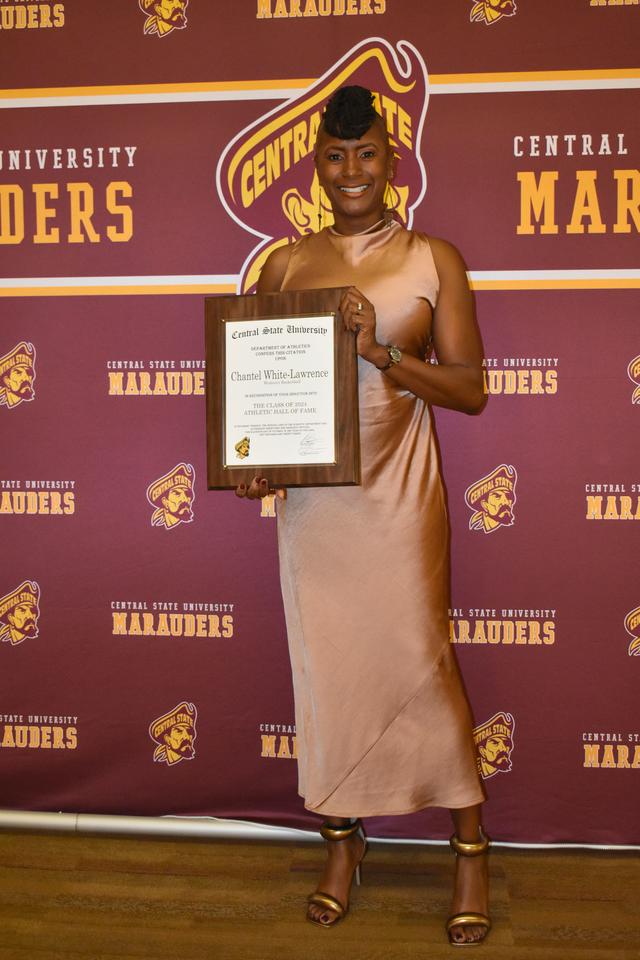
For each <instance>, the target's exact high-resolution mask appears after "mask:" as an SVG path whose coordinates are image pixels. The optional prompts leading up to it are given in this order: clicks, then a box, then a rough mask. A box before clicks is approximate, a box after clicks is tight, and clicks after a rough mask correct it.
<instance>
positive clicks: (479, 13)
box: [469, 0, 518, 27]
mask: <svg viewBox="0 0 640 960" xmlns="http://www.w3.org/2000/svg"><path fill="white" fill-rule="evenodd" d="M472 3H473V7H472V8H471V12H470V14H469V20H470V21H471V23H484V25H485V26H486V27H490V26H492V25H493V24H494V23H497V22H498V20H502V18H503V17H514V16H515V15H516V13H517V12H518V7H517V5H516V2H515V0H472Z"/></svg>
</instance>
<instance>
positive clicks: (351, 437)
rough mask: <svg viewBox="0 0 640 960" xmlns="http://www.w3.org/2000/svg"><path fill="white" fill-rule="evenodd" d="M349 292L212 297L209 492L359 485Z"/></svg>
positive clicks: (208, 321) (208, 304) (208, 322)
mask: <svg viewBox="0 0 640 960" xmlns="http://www.w3.org/2000/svg"><path fill="white" fill-rule="evenodd" d="M344 289H345V288H341V287H336V288H330V289H324V290H290V291H285V292H282V293H266V294H255V295H247V296H223V297H207V298H206V299H205V342H206V361H207V364H206V365H207V371H206V395H207V482H208V487H209V489H210V490H221V489H227V488H229V487H232V488H235V487H237V486H238V484H239V483H246V484H249V483H250V482H251V480H252V479H253V477H255V476H256V475H259V476H262V477H266V478H267V480H268V481H269V486H270V487H303V486H305V487H306V486H309V487H319V486H328V485H333V484H343V485H348V484H359V483H360V433H359V420H358V358H357V354H356V345H355V337H354V335H353V333H352V332H351V331H349V330H345V328H344V324H343V322H342V317H341V315H340V313H339V311H338V305H339V303H340V300H341V298H342V295H343V293H344Z"/></svg>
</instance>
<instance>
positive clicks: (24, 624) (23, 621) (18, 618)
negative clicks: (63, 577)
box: [0, 580, 40, 647]
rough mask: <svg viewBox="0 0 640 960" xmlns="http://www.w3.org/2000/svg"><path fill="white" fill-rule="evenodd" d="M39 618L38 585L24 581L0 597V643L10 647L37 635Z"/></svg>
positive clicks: (35, 582) (32, 581)
mask: <svg viewBox="0 0 640 960" xmlns="http://www.w3.org/2000/svg"><path fill="white" fill-rule="evenodd" d="M39 618H40V584H39V583H38V582H37V581H36V580H24V581H23V582H22V583H21V584H20V586H19V587H16V588H15V590H10V591H9V593H6V594H5V595H4V597H0V641H2V642H8V643H10V644H11V645H12V646H14V647H15V646H17V644H19V643H22V642H23V640H26V639H27V638H28V639H30V640H34V639H35V638H36V637H37V636H38V635H39V634H38V620H39Z"/></svg>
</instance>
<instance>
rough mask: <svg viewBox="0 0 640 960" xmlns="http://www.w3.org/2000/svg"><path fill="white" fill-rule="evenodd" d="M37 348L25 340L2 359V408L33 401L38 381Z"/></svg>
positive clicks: (0, 370)
mask: <svg viewBox="0 0 640 960" xmlns="http://www.w3.org/2000/svg"><path fill="white" fill-rule="evenodd" d="M35 363H36V348H35V347H34V345H33V344H32V343H25V341H24V340H23V341H22V342H21V343H19V344H17V345H16V346H15V347H14V348H13V350H10V351H9V353H5V355H4V357H0V407H8V408H9V410H13V408H14V407H17V406H19V405H20V404H21V403H24V402H25V400H33V398H34V397H35V390H34V388H33V382H34V380H35V379H36V370H35Z"/></svg>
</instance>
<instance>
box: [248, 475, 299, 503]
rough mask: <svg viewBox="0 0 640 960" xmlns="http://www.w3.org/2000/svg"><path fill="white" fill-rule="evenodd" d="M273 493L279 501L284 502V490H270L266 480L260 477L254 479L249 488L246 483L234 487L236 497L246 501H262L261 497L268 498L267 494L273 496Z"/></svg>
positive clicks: (285, 496) (285, 494)
mask: <svg viewBox="0 0 640 960" xmlns="http://www.w3.org/2000/svg"><path fill="white" fill-rule="evenodd" d="M274 493H275V495H276V496H277V497H279V498H280V499H281V500H286V498H287V491H286V490H283V489H281V488H279V489H278V490H271V489H270V488H269V481H268V480H267V478H266V477H261V476H256V477H254V478H253V480H252V481H251V483H250V484H249V486H247V485H246V483H240V484H238V486H237V487H236V497H246V498H247V500H262V499H263V497H268V496H269V494H272V495H273V494H274Z"/></svg>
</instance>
